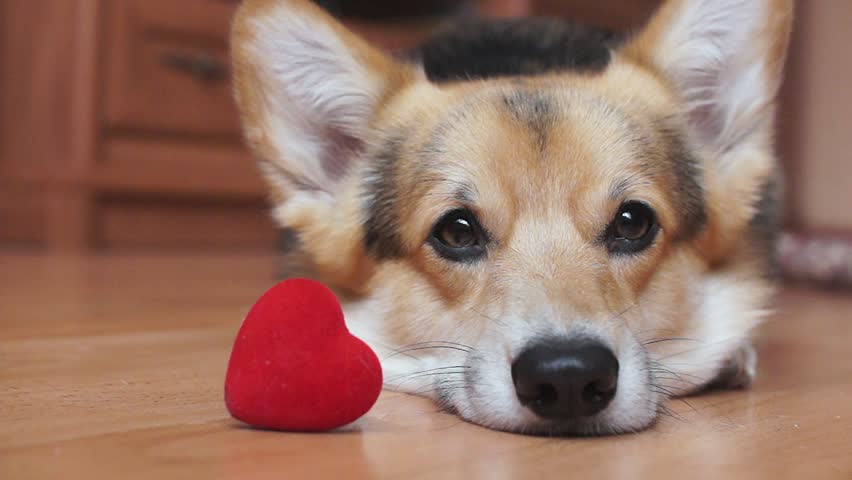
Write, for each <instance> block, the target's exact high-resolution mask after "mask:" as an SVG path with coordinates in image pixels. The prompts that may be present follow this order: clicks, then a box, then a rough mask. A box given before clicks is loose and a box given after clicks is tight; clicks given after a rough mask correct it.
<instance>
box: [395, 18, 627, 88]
mask: <svg viewBox="0 0 852 480" xmlns="http://www.w3.org/2000/svg"><path fill="white" fill-rule="evenodd" d="M619 42H620V38H619V37H618V36H617V35H616V34H614V33H612V32H609V31H606V30H602V29H595V28H591V27H586V26H582V25H578V24H575V23H571V22H566V21H562V20H557V19H546V18H523V19H511V20H483V19H467V20H463V21H460V22H458V23H456V24H455V25H453V26H451V27H449V28H447V29H445V30H444V31H443V32H440V33H438V34H437V35H436V36H434V37H433V38H432V39H430V40H428V41H427V42H426V43H424V44H423V45H422V46H421V47H420V48H419V49H418V50H416V51H415V52H413V53H412V57H414V58H415V59H416V60H418V61H420V62H421V63H422V64H423V68H424V70H425V72H426V76H427V78H428V79H429V80H430V81H432V82H435V83H441V82H449V81H459V80H471V79H482V78H493V77H506V76H518V75H537V74H544V73H550V72H558V71H564V70H573V71H579V72H591V73H594V72H600V71H603V70H604V69H605V68H606V67H607V65H609V62H610V48H611V47H614V46H616V45H617V44H618V43H619Z"/></svg>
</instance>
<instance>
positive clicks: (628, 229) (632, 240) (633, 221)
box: [607, 201, 659, 253]
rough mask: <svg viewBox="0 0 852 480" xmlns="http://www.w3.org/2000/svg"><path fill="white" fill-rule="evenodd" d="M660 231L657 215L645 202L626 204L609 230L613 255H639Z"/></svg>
mask: <svg viewBox="0 0 852 480" xmlns="http://www.w3.org/2000/svg"><path fill="white" fill-rule="evenodd" d="M658 230H659V226H658V224H657V215H656V214H655V213H654V210H653V209H651V207H650V206H649V205H648V204H646V203H643V202H637V201H630V202H625V203H624V204H622V205H621V208H619V209H618V214H616V216H615V219H613V221H612V223H611V224H610V226H609V227H608V228H607V232H608V233H607V243H608V247H609V250H610V252H612V253H637V252H640V251H642V250H644V249H645V248H647V247H648V246H649V245H651V242H652V241H653V240H654V237H655V236H656V234H657V231H658Z"/></svg>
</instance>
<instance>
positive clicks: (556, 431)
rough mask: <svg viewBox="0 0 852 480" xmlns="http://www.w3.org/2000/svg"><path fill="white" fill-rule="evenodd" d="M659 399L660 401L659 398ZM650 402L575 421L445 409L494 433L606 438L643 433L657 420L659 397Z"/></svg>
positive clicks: (467, 407)
mask: <svg viewBox="0 0 852 480" xmlns="http://www.w3.org/2000/svg"><path fill="white" fill-rule="evenodd" d="M657 397H660V398H657ZM648 398H649V402H648V403H647V404H645V405H634V406H633V407H632V408H629V409H627V410H624V409H619V408H613V407H610V408H607V409H606V410H604V411H603V412H601V413H599V414H597V415H594V416H591V417H587V418H580V419H574V420H550V419H545V418H541V417H537V416H535V415H534V414H532V413H531V412H529V411H528V410H526V409H524V408H523V407H520V406H518V407H516V408H514V409H512V411H503V412H497V411H492V410H491V409H490V408H483V407H482V406H479V405H472V404H469V403H467V402H465V401H459V402H458V405H455V404H450V405H445V410H447V411H450V412H452V413H455V414H456V415H458V416H459V417H460V418H462V419H463V420H465V421H468V422H470V423H474V424H477V425H480V426H483V427H486V428H490V429H492V430H499V431H503V432H509V433H519V434H523V435H533V436H603V435H618V434H625V433H635V432H638V431H641V430H644V429H646V428H648V427H650V426H651V425H653V424H654V422H655V421H656V419H657V410H658V408H657V405H658V404H659V402H661V401H662V398H661V396H660V395H658V394H651V393H649V396H648Z"/></svg>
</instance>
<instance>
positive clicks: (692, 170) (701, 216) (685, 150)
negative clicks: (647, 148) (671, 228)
mask: <svg viewBox="0 0 852 480" xmlns="http://www.w3.org/2000/svg"><path fill="white" fill-rule="evenodd" d="M658 132H659V134H660V135H661V136H662V138H663V141H664V143H665V144H666V150H667V152H666V156H667V159H668V161H669V162H671V163H670V165H671V168H672V171H673V172H674V175H675V179H676V182H675V184H674V185H671V187H670V188H671V190H672V192H673V194H674V197H675V198H676V200H677V207H679V209H680V212H679V213H680V216H681V227H680V231H679V232H678V238H677V239H678V240H689V239H691V238H693V237H694V236H695V235H696V234H698V232H700V231H701V230H702V229H703V228H704V226H705V225H706V224H707V206H706V204H705V199H704V181H703V180H704V179H703V174H702V171H701V165H700V161H699V160H698V159H697V158H696V157H695V155H694V154H693V153H692V152H691V151H690V150H689V147H688V146H687V144H686V142H685V141H684V139H683V138H682V136H681V134H680V133H679V132H678V131H677V130H676V129H674V128H671V127H670V126H668V125H666V124H665V123H662V124H661V125H660V126H659V128H658Z"/></svg>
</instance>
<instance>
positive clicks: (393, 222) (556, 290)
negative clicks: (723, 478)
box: [231, 0, 793, 435]
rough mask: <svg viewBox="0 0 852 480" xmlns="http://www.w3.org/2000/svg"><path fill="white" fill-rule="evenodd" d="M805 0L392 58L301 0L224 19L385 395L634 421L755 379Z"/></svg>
mask: <svg viewBox="0 0 852 480" xmlns="http://www.w3.org/2000/svg"><path fill="white" fill-rule="evenodd" d="M792 16H793V6H792V0H669V1H666V2H664V3H663V4H662V5H661V6H660V7H659V9H658V10H657V11H656V12H655V14H654V15H653V16H652V17H651V18H650V20H649V21H648V23H647V24H646V25H645V26H644V27H643V28H642V29H640V30H638V31H637V32H635V34H633V35H631V36H628V37H626V38H621V37H619V36H616V35H611V34H607V33H605V32H601V31H598V30H594V29H588V28H583V27H579V26H576V25H573V24H571V23H567V22H561V21H557V20H545V19H526V20H502V21H497V20H495V21H485V20H480V21H471V22H468V23H467V24H463V25H462V26H460V27H457V28H449V29H448V30H446V31H444V32H443V33H439V34H438V35H437V36H436V37H435V38H433V39H431V40H429V41H427V42H426V43H425V44H424V45H423V46H422V47H421V48H420V49H419V50H417V51H416V52H414V53H413V54H409V55H405V56H401V57H394V56H391V55H389V54H387V53H384V52H383V51H381V50H379V49H378V48H375V47H373V46H371V45H370V44H368V42H366V41H365V40H364V39H362V38H360V37H359V36H357V35H355V34H353V33H352V32H350V31H349V30H347V29H346V28H345V27H344V26H343V25H342V24H341V23H339V22H338V21H336V20H335V19H334V18H333V17H331V16H330V15H328V14H327V13H326V12H325V11H323V10H322V9H320V8H319V7H317V6H315V5H313V4H312V3H310V2H308V1H303V0H246V1H244V2H243V4H242V6H241V7H240V8H239V10H238V13H237V15H236V17H235V20H234V24H233V29H232V38H231V40H232V43H231V48H232V63H233V75H234V86H235V92H236V95H235V96H236V100H237V104H238V106H239V111H240V113H241V118H242V123H243V126H244V134H245V138H246V141H247V144H248V145H249V147H250V149H251V151H252V152H253V155H254V156H255V157H256V158H257V160H258V164H259V168H260V170H261V172H262V174H263V176H264V177H265V179H266V180H267V181H268V184H269V188H270V198H271V202H272V205H273V209H272V214H273V217H274V219H275V221H276V222H277V224H278V225H279V226H280V227H282V229H284V230H286V231H288V232H291V234H292V239H293V242H292V245H291V248H289V250H288V251H287V252H286V253H285V255H284V256H285V263H286V265H287V272H288V274H290V275H292V276H306V277H311V278H314V279H317V280H319V281H322V282H324V283H325V284H327V285H329V286H330V287H331V288H333V289H334V291H335V292H336V293H337V294H338V295H339V296H340V298H341V300H342V303H343V308H344V312H345V315H346V318H347V325H348V327H349V328H350V330H351V331H352V332H353V333H354V334H355V335H357V336H359V337H360V338H362V339H363V340H365V341H366V342H367V343H368V344H369V345H370V346H371V347H373V348H374V349H375V350H376V351H377V352H378V354H379V356H380V358H381V359H382V364H383V368H384V372H385V382H386V387H387V388H391V389H397V390H400V391H404V392H410V393H415V394H419V395H425V396H428V397H431V398H433V399H434V400H435V401H436V402H437V403H438V405H440V407H441V408H443V409H446V410H448V411H452V412H454V413H456V414H457V415H458V416H460V417H461V418H463V419H465V420H467V421H470V422H473V423H476V424H479V425H482V426H485V427H489V428H492V429H497V430H503V431H511V432H519V433H527V434H538V435H596V434H616V433H625V432H634V431H639V430H642V429H644V428H646V427H648V426H650V425H652V424H653V423H654V421H655V419H657V418H658V417H659V416H660V415H661V414H663V413H665V412H666V406H665V402H666V400H667V399H668V398H670V397H677V396H683V395H690V394H694V393H698V392H701V391H703V390H705V389H707V388H708V387H711V386H714V387H722V388H739V387H745V386H747V385H749V384H750V383H751V381H752V379H753V378H754V375H755V365H756V353H755V349H754V348H753V346H752V342H751V340H750V338H751V336H752V331H753V329H754V328H755V327H756V326H757V325H758V324H759V323H760V322H761V320H762V319H763V318H765V316H766V315H767V312H768V306H769V305H770V303H771V300H772V294H773V275H772V265H773V262H772V256H773V255H772V254H773V239H774V235H775V232H776V231H777V229H778V224H779V215H780V214H779V211H780V195H781V194H780V192H781V175H780V173H779V168H778V167H777V160H776V157H775V155H774V153H773V134H774V119H773V117H774V111H775V105H776V97H777V94H778V90H779V86H780V84H781V79H782V70H783V65H784V62H785V56H786V51H787V46H788V41H789V35H790V30H791V23H792Z"/></svg>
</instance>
